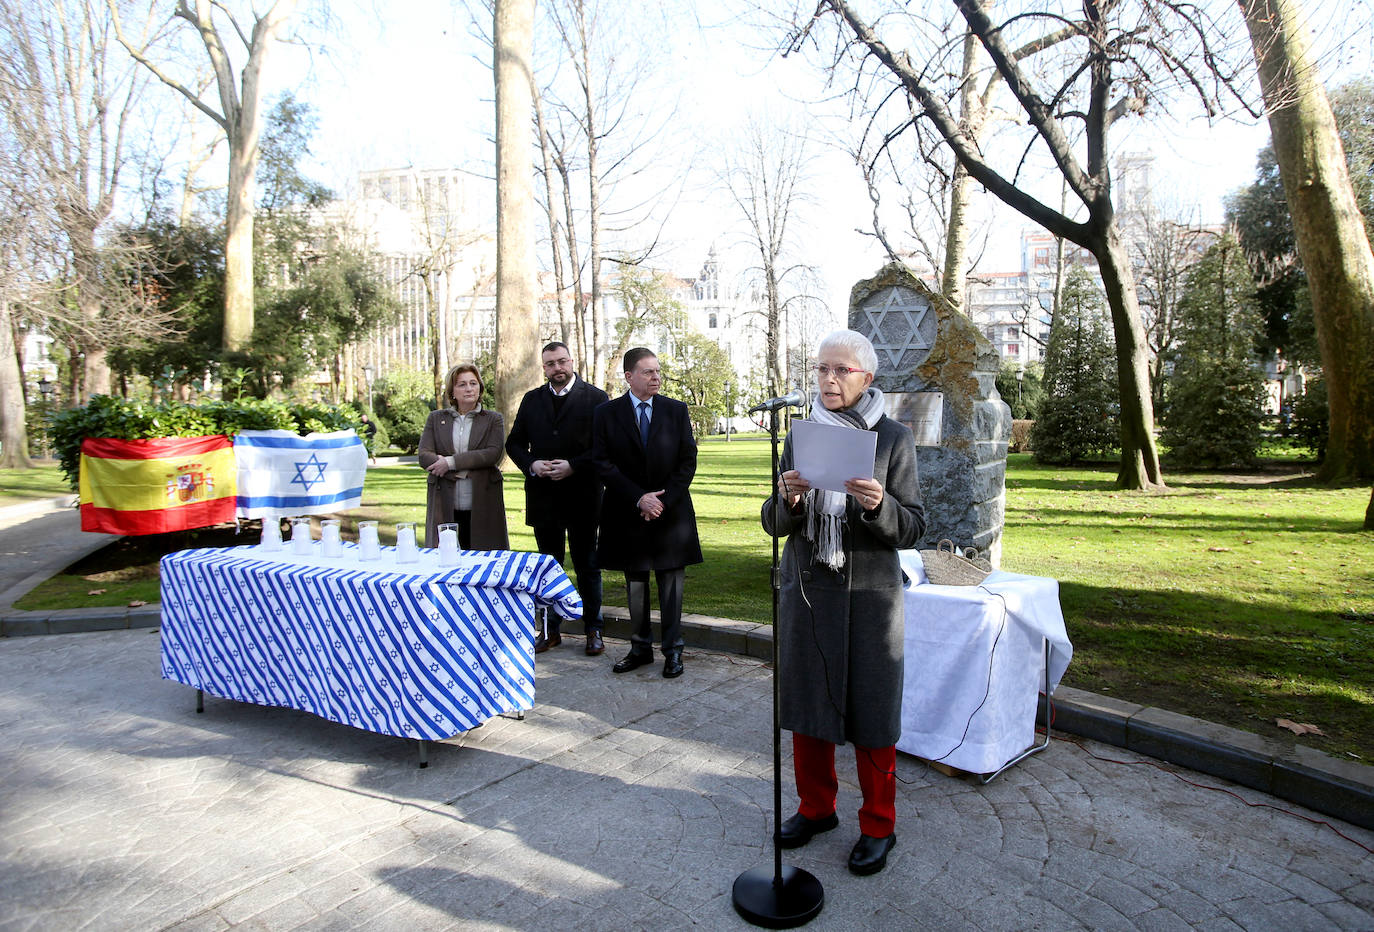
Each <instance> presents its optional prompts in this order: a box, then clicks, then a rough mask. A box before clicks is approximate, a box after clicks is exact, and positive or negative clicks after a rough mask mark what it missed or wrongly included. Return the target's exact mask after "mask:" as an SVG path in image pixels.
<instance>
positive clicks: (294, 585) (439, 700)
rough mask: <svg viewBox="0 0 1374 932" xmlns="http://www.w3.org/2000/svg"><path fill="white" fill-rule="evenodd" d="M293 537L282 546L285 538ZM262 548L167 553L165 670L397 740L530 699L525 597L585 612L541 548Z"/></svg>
mask: <svg viewBox="0 0 1374 932" xmlns="http://www.w3.org/2000/svg"><path fill="white" fill-rule="evenodd" d="M287 546H288V547H289V546H290V544H288V545H287ZM319 549H320V544H319V542H316V543H315V544H314V551H313V554H312V555H311V556H297V555H295V554H292V553H291V552H290V551H278V552H264V551H262V550H260V549H259V548H257V547H232V548H217V549H200V550H183V551H181V552H179V553H173V554H169V555H168V556H166V557H163V558H162V676H163V678H164V679H169V680H175V681H176V682H178V683H184V684H186V685H187V686H194V687H196V688H198V689H203V690H204V691H206V692H208V693H211V694H212V695H216V696H220V697H223V698H225V699H236V700H238V701H240V702H252V703H256V704H258V705H274V706H285V707H288V708H293V709H300V710H302V711H305V712H312V713H314V714H315V715H319V716H321V717H322V718H327V719H329V720H330V721H334V722H341V723H343V724H345V725H353V726H355V727H357V728H363V729H366V730H368V731H374V732H378V733H380V734H385V735H395V736H397V737H401V738H424V739H433V740H438V739H443V738H450V737H453V736H454V735H456V734H459V733H460V732H463V731H466V730H467V729H469V728H473V727H476V726H477V725H480V724H481V723H482V722H484V721H486V720H487V719H489V718H492V717H493V716H495V715H499V714H501V713H502V712H513V711H517V710H522V709H530V708H532V707H533V705H534V644H533V632H534V608H535V604H536V603H538V604H541V605H547V606H550V607H551V610H552V611H555V612H557V613H558V614H559V615H562V616H563V617H565V618H569V619H573V618H580V617H581V616H582V599H581V597H580V596H579V595H578V594H577V590H576V589H574V588H573V585H572V583H571V581H570V580H569V579H568V577H567V576H566V575H565V574H564V572H563V569H562V567H561V566H559V564H558V563H557V562H556V561H555V560H554V559H553V558H552V557H549V556H546V555H544V554H538V553H522V552H516V551H510V550H495V551H465V552H463V553H462V554H461V556H460V563H459V565H458V566H457V567H453V568H440V567H439V566H438V552H437V551H434V550H425V549H422V550H420V562H418V563H410V564H397V563H396V556H395V551H394V550H393V549H392V548H383V550H382V557H381V559H380V560H378V561H372V562H366V563H364V562H361V561H359V560H358V550H357V548H356V546H354V545H352V544H345V551H344V557H343V558H342V559H333V560H326V559H323V558H322V557H321V556H320V555H319Z"/></svg>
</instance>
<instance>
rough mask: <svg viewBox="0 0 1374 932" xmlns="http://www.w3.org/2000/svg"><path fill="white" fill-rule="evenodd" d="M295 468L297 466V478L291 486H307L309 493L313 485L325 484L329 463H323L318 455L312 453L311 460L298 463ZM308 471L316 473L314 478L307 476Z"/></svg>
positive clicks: (292, 481)
mask: <svg viewBox="0 0 1374 932" xmlns="http://www.w3.org/2000/svg"><path fill="white" fill-rule="evenodd" d="M295 466H296V478H294V479H292V480H291V484H292V485H298V484H299V485H303V486H305V490H306V491H307V492H309V491H310V487H311V486H312V485H315V484H316V483H317V482H323V481H324V471H325V468H326V467H327V466H328V464H327V463H321V462H320V458H319V456H317V455H316V454H314V453H311V454H310V459H308V460H306V461H305V462H303V463H301V462H298V463H296V464H295ZM307 471H313V472H314V475H313V476H307V475H306V472H307Z"/></svg>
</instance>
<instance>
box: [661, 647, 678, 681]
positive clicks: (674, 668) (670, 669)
mask: <svg viewBox="0 0 1374 932" xmlns="http://www.w3.org/2000/svg"><path fill="white" fill-rule="evenodd" d="M681 675H682V651H680V650H673V651H669V652H668V653H666V654H664V655H663V678H664V679H665V680H671V679H676V678H677V677H679V676H681Z"/></svg>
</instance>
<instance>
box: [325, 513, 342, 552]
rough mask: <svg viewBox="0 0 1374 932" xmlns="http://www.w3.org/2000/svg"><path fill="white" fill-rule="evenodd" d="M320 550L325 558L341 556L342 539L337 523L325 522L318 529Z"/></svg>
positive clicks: (332, 521)
mask: <svg viewBox="0 0 1374 932" xmlns="http://www.w3.org/2000/svg"><path fill="white" fill-rule="evenodd" d="M320 540H321V544H322V546H321V548H320V549H321V550H322V551H323V553H324V555H325V556H326V557H331V558H332V557H341V556H343V538H342V537H341V536H340V534H339V522H338V521H334V520H330V521H325V522H324V523H323V524H322V525H321V528H320Z"/></svg>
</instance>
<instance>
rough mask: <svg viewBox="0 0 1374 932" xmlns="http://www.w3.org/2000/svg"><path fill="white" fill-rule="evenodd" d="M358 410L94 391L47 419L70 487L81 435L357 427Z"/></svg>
mask: <svg viewBox="0 0 1374 932" xmlns="http://www.w3.org/2000/svg"><path fill="white" fill-rule="evenodd" d="M358 423H359V421H358V416H357V414H356V413H355V412H354V411H353V410H352V409H351V408H349V407H348V406H346V405H339V406H337V407H335V406H333V405H324V404H308V405H287V404H283V403H282V402H280V401H269V400H264V399H259V398H245V399H243V400H240V401H212V402H210V403H208V404H204V405H189V404H184V403H183V402H180V401H168V402H163V403H161V404H150V403H148V402H144V401H125V400H124V399H122V398H114V397H112V396H110V395H96V396H95V397H94V398H92V399H91V400H90V402H89V403H87V404H85V405H83V406H82V407H79V408H69V409H67V410H66V411H61V412H58V413H57V414H54V415H53V416H52V418H51V421H50V424H51V431H50V433H51V437H52V445H53V451H54V452H55V453H56V455H57V461H58V465H59V466H60V467H61V469H62V473H63V475H65V476H66V477H67V481H68V482H69V483H70V484H71V487H72V489H73V490H75V489H76V487H77V480H78V476H79V472H80V468H81V441H82V439H83V438H85V437H111V438H114V439H116V440H152V439H156V438H158V437H204V436H210V435H214V434H227V435H228V436H230V437H232V436H234V435H235V434H237V433H238V432H239V431H241V430H294V431H295V432H296V433H298V434H302V435H304V434H308V433H311V432H312V431H321V432H328V431H335V430H345V429H347V428H350V427H353V428H356V427H357V426H358Z"/></svg>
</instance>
